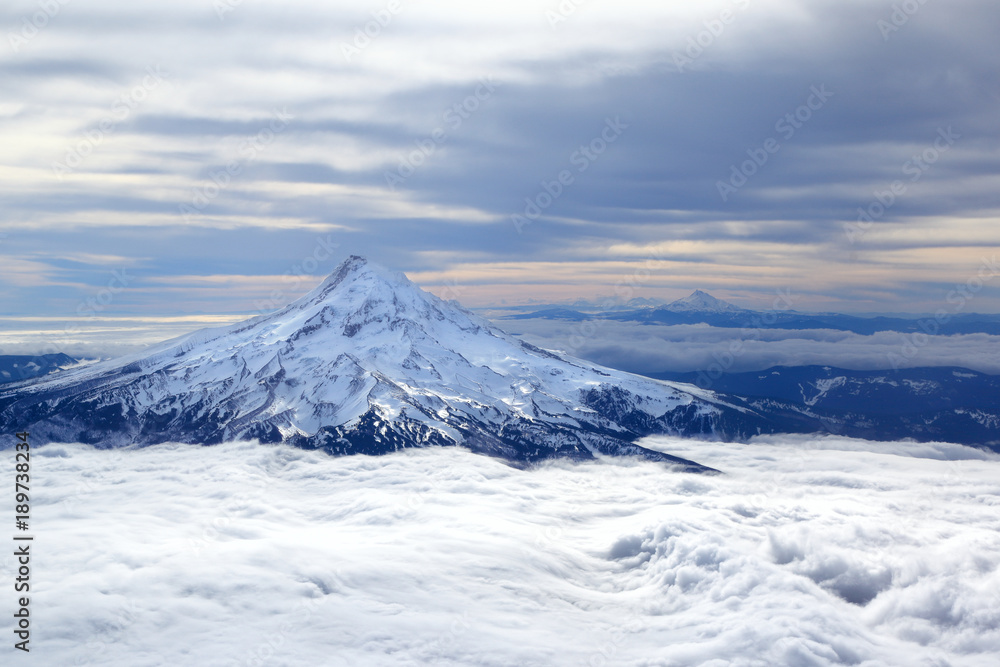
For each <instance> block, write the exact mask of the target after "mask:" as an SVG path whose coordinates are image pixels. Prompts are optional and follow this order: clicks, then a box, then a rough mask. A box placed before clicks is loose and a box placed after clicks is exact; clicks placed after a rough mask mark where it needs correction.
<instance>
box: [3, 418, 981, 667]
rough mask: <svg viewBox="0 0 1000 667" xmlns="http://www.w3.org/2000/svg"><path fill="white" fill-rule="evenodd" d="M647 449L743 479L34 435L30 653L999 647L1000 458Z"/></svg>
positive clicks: (873, 446)
mask: <svg viewBox="0 0 1000 667" xmlns="http://www.w3.org/2000/svg"><path fill="white" fill-rule="evenodd" d="M642 444H643V445H645V446H647V447H651V448H655V449H659V450H662V451H666V452H669V453H671V454H675V455H679V456H682V457H687V458H695V459H698V460H701V461H704V462H705V463H706V464H708V465H711V466H713V467H715V468H718V469H720V470H722V471H724V473H725V474H723V475H716V476H699V475H689V474H679V473H671V472H669V471H667V470H665V469H664V467H663V466H662V465H659V464H656V463H649V462H643V461H639V460H636V459H614V460H607V461H601V462H587V463H576V464H574V463H571V462H568V461H551V462H547V463H545V464H542V465H540V466H537V467H534V468H532V469H530V470H519V469H514V468H511V467H509V466H506V465H504V464H503V463H502V462H500V461H497V460H495V459H491V458H488V457H483V456H478V455H475V454H472V453H469V452H468V451H466V450H463V449H461V448H427V449H411V450H405V451H401V452H396V453H392V454H389V455H386V456H382V457H367V456H347V457H328V456H326V455H323V454H321V453H318V452H313V451H305V450H301V449H296V448H293V447H289V446H285V445H255V444H253V443H245V442H244V443H227V444H222V445H219V446H216V447H198V446H195V445H169V444H168V445H158V446H153V447H148V448H142V449H118V450H96V449H93V448H91V447H89V446H84V445H46V446H42V447H38V448H35V450H34V451H33V452H32V459H31V460H32V472H31V476H32V487H33V489H34V492H33V493H34V495H33V506H32V507H33V509H32V528H33V534H34V535H35V541H34V542H33V544H32V556H33V560H32V567H33V570H32V579H31V591H30V596H29V597H30V600H31V602H30V604H31V614H32V615H31V619H32V636H31V644H30V647H31V654H30V656H24V658H25V661H26V664H27V662H30V663H31V664H35V665H46V666H48V665H52V666H56V665H58V666H75V667H85V666H88V665H93V666H98V665H99V666H101V667H117V666H121V667H157V666H161V665H163V666H168V665H169V666H175V665H191V666H202V665H205V666H219V667H236V666H240V667H248V666H251V665H253V666H257V667H262V666H273V667H290V666H309V667H312V666H314V665H324V666H332V667H341V666H345V667H346V666H350V667H367V666H373V667H385V666H389V667H393V666H397V665H398V666H413V665H443V666H459V665H461V666H484V667H485V666H489V667H500V666H511V667H513V666H517V667H532V666H539V667H541V666H551V665H555V666H562V665H566V666H581V665H582V666H590V665H595V666H596V665H609V666H623V667H624V666H628V667H652V666H658V667H724V666H730V665H732V666H737V667H773V666H779V665H780V666H807V665H808V666H825V665H856V666H861V667H900V666H906V667H946V666H952V667H964V666H969V667H973V666H975V667H978V666H982V667H987V666H989V667H994V666H995V665H997V664H1000V569H998V568H1000V511H998V510H1000V459H998V457H997V456H995V455H992V454H985V453H983V452H980V451H977V450H972V449H968V448H965V447H960V446H958V445H945V444H934V443H930V444H914V443H905V442H904V443H868V442H864V441H859V440H845V439H841V438H834V437H826V438H820V439H810V438H793V437H787V436H773V437H769V438H760V439H757V440H755V441H754V442H752V443H751V444H750V445H734V444H725V443H715V442H704V441H689V440H681V439H676V438H650V439H647V440H645V441H643V442H642ZM13 466H14V457H13V455H12V454H11V453H8V455H4V456H2V457H0V478H2V479H13V474H14V470H13ZM11 551H13V550H12V549H10V550H5V554H3V555H0V579H2V580H3V581H10V580H11V578H12V577H13V576H14V571H15V567H16V563H15V562H14V560H15V559H14V558H13V556H12V555H10V553H9V552H11ZM8 593H9V594H8V595H7V596H6V599H5V601H4V605H3V606H4V608H5V609H7V611H6V612H5V613H3V614H2V615H0V635H2V636H4V637H7V638H8V642H10V638H12V637H13V634H12V629H13V616H12V614H13V612H12V610H11V609H12V608H11V605H12V603H13V601H14V600H13V593H10V591H8ZM848 600H853V602H851V601H848ZM4 651H5V655H9V654H10V653H12V652H13V649H12V648H11V647H10V646H9V645H8V646H6V647H5V648H4ZM15 657H16V656H15ZM14 662H20V661H18V660H11V662H10V664H14ZM4 664H7V663H6V662H5V663H4Z"/></svg>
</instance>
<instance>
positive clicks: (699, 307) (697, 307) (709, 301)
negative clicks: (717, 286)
mask: <svg viewBox="0 0 1000 667" xmlns="http://www.w3.org/2000/svg"><path fill="white" fill-rule="evenodd" d="M663 308H664V309H665V310H670V311H673V312H675V313H685V312H698V313H737V312H740V311H742V310H743V308H740V307H739V306H734V305H733V304H731V303H729V302H727V301H723V300H722V299H716V298H715V297H714V296H712V295H711V294H709V293H708V292H702V291H701V290H700V289H699V290H695V291H694V292H692V293H691V294H690V295H689V296H686V297H684V298H683V299H678V300H677V301H673V302H671V303H668V304H667V305H666V306H663Z"/></svg>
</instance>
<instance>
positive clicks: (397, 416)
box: [0, 256, 776, 471]
mask: <svg viewBox="0 0 1000 667" xmlns="http://www.w3.org/2000/svg"><path fill="white" fill-rule="evenodd" d="M0 428H7V429H8V430H10V429H11V428H18V429H23V428H30V429H31V430H32V431H33V435H34V436H35V438H36V440H37V441H39V442H42V441H80V442H90V443H94V444H98V445H100V446H107V447H116V446H129V445H134V444H138V445H148V444H155V443H157V442H165V441H171V440H172V441H178V442H197V443H201V444H214V443H218V442H222V441H224V440H230V439H258V440H260V441H262V442H289V443H292V444H295V445H297V446H300V447H307V448H321V449H324V450H326V451H328V452H330V453H333V454H346V453H367V454H379V453H385V452H388V451H394V450H396V449H399V448H402V447H411V446H427V445H462V446H465V447H469V448H471V449H473V450H474V451H478V452H481V453H484V454H489V455H492V456H498V457H500V458H504V459H506V460H508V461H511V462H517V463H532V462H535V461H539V460H544V459H547V458H553V457H568V458H574V459H590V458H595V457H596V458H599V457H601V456H605V455H638V456H643V457H645V458H649V459H653V460H659V461H664V462H668V463H674V464H678V465H680V466H682V467H684V468H685V469H689V470H698V471H707V469H706V468H705V467H704V466H700V465H699V464H696V463H694V462H690V461H683V460H678V459H676V458H675V457H670V456H669V455H665V454H661V453H659V452H652V451H650V450H645V449H644V448H642V447H640V446H638V445H636V444H635V441H636V440H638V439H639V438H640V437H643V436H645V435H650V434H656V433H668V434H675V435H689V436H698V437H708V438H735V439H740V438H746V437H749V436H750V435H754V434H756V433H758V432H760V431H761V430H762V429H763V430H769V431H773V430H774V429H775V428H776V427H775V426H773V425H771V426H769V421H768V418H767V416H765V415H762V414H759V413H757V412H755V411H754V410H753V409H751V408H749V407H747V406H746V405H739V404H736V403H733V402H730V401H728V400H727V399H725V398H724V397H720V396H718V395H716V394H714V393H713V392H708V391H704V390H701V389H698V388H697V387H694V386H692V385H681V384H677V383H670V382H664V381H659V380H652V379H649V378H643V377H640V376H636V375H631V374H628V373H624V372H621V371H614V370H612V369H605V368H601V367H599V366H595V365H593V364H588V363H586V362H583V361H580V360H576V359H572V358H570V357H564V356H560V355H557V354H555V353H552V352H548V351H546V350H541V349H539V348H536V347H534V346H531V345H529V344H528V343H526V342H524V341H521V340H519V339H517V338H515V337H513V336H510V335H508V334H506V333H504V332H503V331H501V330H500V329H498V328H497V327H496V326H494V325H493V324H491V323H490V322H488V321H486V320H485V319H482V318H480V317H479V316H477V315H475V314H474V313H472V312H471V311H469V310H467V309H465V308H463V307H461V306H460V305H458V304H457V303H454V302H445V301H442V300H441V299H439V298H438V297H435V296H433V295H431V294H429V293H427V292H424V291H423V290H421V289H419V288H418V287H417V286H416V285H414V284H413V283H412V282H410V281H409V279H407V278H406V277H405V276H403V275H402V274H399V273H396V272H391V271H388V270H386V269H384V268H382V267H379V266H377V265H374V264H371V263H369V262H368V261H367V260H365V259H364V258H362V257H358V256H352V257H350V258H348V259H347V260H345V261H344V262H343V263H342V264H341V265H340V266H339V267H337V269H336V270H335V271H334V272H333V273H331V275H330V276H328V277H327V278H326V279H324V280H323V281H322V282H321V283H320V284H319V285H318V286H317V287H316V288H314V289H313V290H311V291H310V292H309V293H308V294H306V295H305V296H303V297H301V298H300V299H297V300H296V301H294V302H292V303H290V304H289V305H287V306H285V307H284V308H280V309H278V310H277V311H275V312H273V313H269V314H264V315H259V316H257V317H254V318H251V319H248V320H246V321H244V322H239V323H236V324H232V325H227V326H222V327H214V328H209V329H202V330H200V331H196V332H193V333H191V334H187V335H185V336H181V337H178V338H175V339H172V340H169V341H165V342H163V343H160V344H158V345H156V346H154V347H153V348H150V349H148V350H145V351H143V352H141V353H135V354H132V355H128V356H126V357H123V358H119V359H114V360H108V361H105V362H100V363H97V364H93V365H90V366H87V367H84V368H79V369H70V370H67V371H64V372H63V373H60V374H58V375H56V376H52V377H50V378H46V379H43V380H40V381H28V382H19V383H13V384H11V385H4V386H3V387H2V388H0Z"/></svg>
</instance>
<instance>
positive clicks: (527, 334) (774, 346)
mask: <svg viewBox="0 0 1000 667" xmlns="http://www.w3.org/2000/svg"><path fill="white" fill-rule="evenodd" d="M497 324H498V326H500V327H501V328H503V329H505V330H506V331H508V332H510V333H516V334H521V335H522V336H523V338H524V339H525V340H527V341H529V342H531V343H533V344H534V345H538V346H539V347H543V348H546V349H555V350H563V351H566V352H568V353H570V354H573V355H574V356H577V357H581V358H583V359H586V360H588V361H592V362H594V363H598V364H602V365H604V366H610V367H612V368H620V369H622V370H626V371H629V372H631V373H657V372H662V371H678V372H685V371H697V370H706V369H713V370H714V369H721V370H723V371H728V372H734V373H737V372H742V371H755V370H762V369H765V368H770V367H772V366H805V365H820V366H834V367H837V368H848V369H853V370H885V369H890V368H917V367H921V366H961V367H964V368H971V369H973V370H978V371H980V372H983V373H990V374H997V373H1000V336H990V335H988V334H967V335H955V336H925V335H924V334H917V335H914V334H902V333H898V332H895V331H886V332H880V333H877V334H874V335H871V336H863V335H860V334H855V333H851V332H849V331H834V330H832V329H806V330H797V331H791V330H786V329H757V330H754V331H753V332H752V336H748V335H747V334H746V332H743V331H742V330H741V329H726V328H722V327H711V326H708V325H707V324H693V325H678V326H661V325H647V324H638V323H634V322H612V321H601V322H596V323H588V322H582V323H581V322H567V321H558V320H545V319H530V320H499V321H497Z"/></svg>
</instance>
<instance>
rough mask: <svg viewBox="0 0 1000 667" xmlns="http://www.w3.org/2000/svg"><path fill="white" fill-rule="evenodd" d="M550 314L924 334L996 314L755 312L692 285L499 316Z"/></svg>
mask: <svg viewBox="0 0 1000 667" xmlns="http://www.w3.org/2000/svg"><path fill="white" fill-rule="evenodd" d="M536 318H537V319H550V320H569V321H574V322H582V321H584V320H592V319H604V320H615V321H619V322H640V323H644V324H664V325H677V324H708V325H711V326H715V327H724V328H730V329H733V328H735V329H744V328H751V329H791V330H804V329H833V330H836V331H851V332H853V333H857V334H861V335H871V334H874V333H877V332H880V331H898V332H900V333H925V334H934V335H945V336H948V335H953V334H973V333H986V334H991V335H1000V315H984V314H978V313H967V314H950V315H948V316H947V318H946V319H945V318H942V321H936V320H935V319H934V317H932V316H927V317H923V318H920V317H914V318H904V317H884V316H876V317H858V316H856V315H842V314H838V313H801V312H798V311H795V310H771V311H757V310H749V309H746V308H740V307H739V306H735V305H733V304H731V303H728V302H726V301H723V300H721V299H716V298H715V297H713V296H712V295H710V294H708V293H707V292H703V291H701V290H695V291H694V292H693V293H692V294H691V295H690V296H687V297H684V298H683V299H678V300H677V301H673V302H671V303H668V304H665V305H660V306H645V307H639V308H629V307H627V306H626V307H620V308H615V309H613V310H606V311H598V312H586V309H574V308H570V307H564V306H544V307H540V308H537V309H535V310H533V311H531V312H527V313H519V314H516V315H508V316H506V317H505V318H503V319H511V320H525V319H536Z"/></svg>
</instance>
